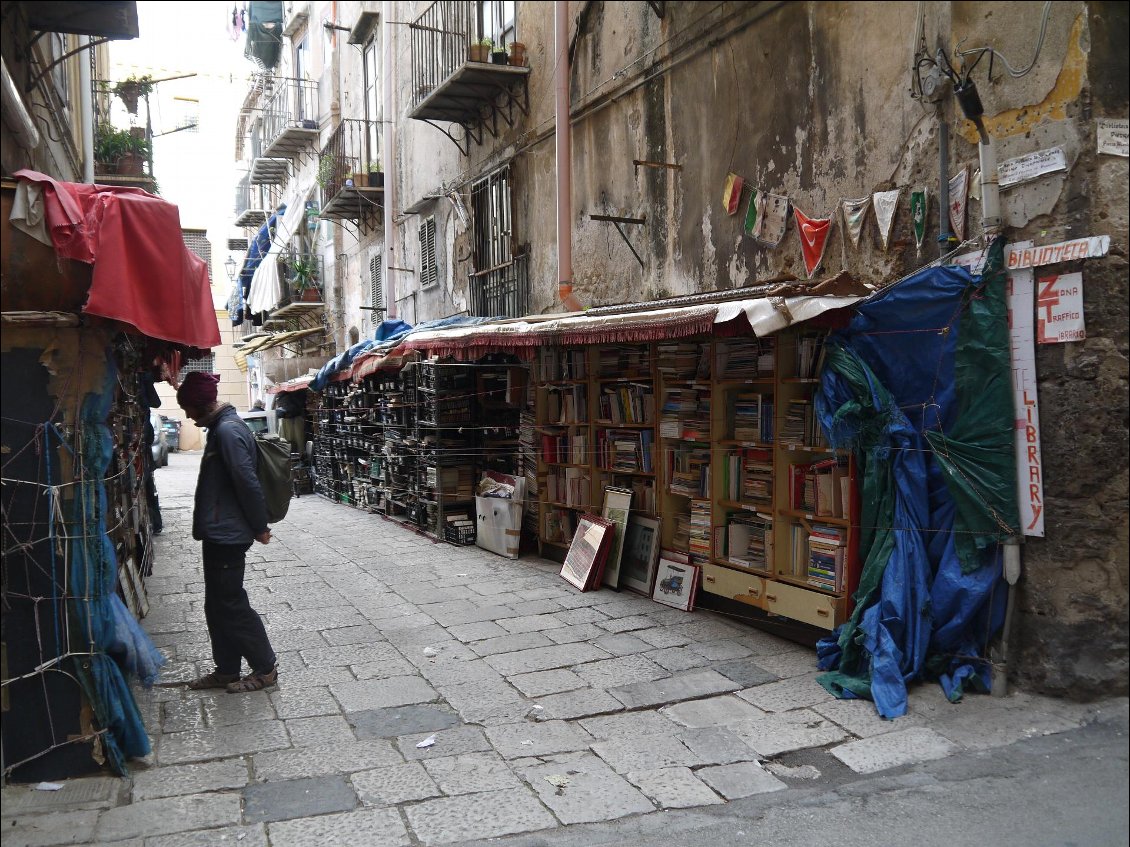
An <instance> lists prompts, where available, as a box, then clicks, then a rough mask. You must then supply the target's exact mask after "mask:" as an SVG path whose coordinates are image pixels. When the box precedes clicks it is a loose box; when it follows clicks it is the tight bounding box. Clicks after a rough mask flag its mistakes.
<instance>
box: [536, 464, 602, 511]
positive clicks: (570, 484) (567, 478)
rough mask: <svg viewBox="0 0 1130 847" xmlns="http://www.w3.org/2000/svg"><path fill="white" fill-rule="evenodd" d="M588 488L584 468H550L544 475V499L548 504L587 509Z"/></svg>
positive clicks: (587, 476)
mask: <svg viewBox="0 0 1130 847" xmlns="http://www.w3.org/2000/svg"><path fill="white" fill-rule="evenodd" d="M590 488H591V486H590V483H589V475H588V472H587V471H586V470H585V469H584V468H552V469H550V470H549V471H547V472H546V474H545V497H546V500H548V501H549V502H550V503H561V504H564V505H566V506H577V507H584V508H588V505H589V490H590Z"/></svg>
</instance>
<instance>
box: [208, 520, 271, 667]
mask: <svg viewBox="0 0 1130 847" xmlns="http://www.w3.org/2000/svg"><path fill="white" fill-rule="evenodd" d="M250 547H251V545H250V544H213V543H211V542H210V541H205V542H204V619H205V620H206V621H207V622H208V637H209V638H210V639H211V641H212V660H213V661H215V663H216V672H217V673H222V674H228V675H232V674H235V675H238V674H239V672H240V666H241V662H240V660H241V659H244V658H246V659H247V664H248V665H250V666H251V670H252V671H254V672H255V673H267V672H269V671H270V670H271V669H272V668H273V667H274V666H275V651H274V650H272V649H271V642H270V640H269V639H268V638H267V630H266V629H265V628H264V627H263V619H262V618H260V617H259V613H258V612H256V611H255V610H254V609H252V608H251V603H250V602H249V601H248V599H247V592H246V591H245V590H244V589H243V571H244V569H245V568H246V566H247V563H246V559H245V555H246V553H247V551H248V549H249V548H250Z"/></svg>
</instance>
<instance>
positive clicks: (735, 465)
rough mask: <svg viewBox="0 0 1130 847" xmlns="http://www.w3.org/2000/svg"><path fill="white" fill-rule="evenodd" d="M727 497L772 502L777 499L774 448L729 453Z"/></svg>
mask: <svg viewBox="0 0 1130 847" xmlns="http://www.w3.org/2000/svg"><path fill="white" fill-rule="evenodd" d="M722 488H723V492H724V494H723V499H726V500H731V501H734V502H737V501H741V502H744V503H757V504H765V505H769V504H772V502H773V451H772V450H769V449H762V448H757V447H750V448H748V449H745V450H733V451H731V452H729V453H727V454H726V457H725V464H724V465H723V467H722Z"/></svg>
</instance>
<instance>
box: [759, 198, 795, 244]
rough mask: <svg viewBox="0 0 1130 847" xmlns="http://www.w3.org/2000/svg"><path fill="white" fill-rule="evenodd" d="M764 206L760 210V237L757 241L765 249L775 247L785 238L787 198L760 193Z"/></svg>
mask: <svg viewBox="0 0 1130 847" xmlns="http://www.w3.org/2000/svg"><path fill="white" fill-rule="evenodd" d="M762 195H763V196H764V198H765V199H764V206H762V208H761V237H760V238H759V239H758V240H759V241H760V242H761V243H762V244H764V245H765V246H766V247H776V246H777V245H778V244H780V243H781V239H782V238H784V237H785V227H786V226H787V225H788V217H789V198H788V197H782V196H781V195H779V194H768V193H765V192H762Z"/></svg>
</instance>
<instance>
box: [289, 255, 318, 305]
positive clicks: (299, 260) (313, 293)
mask: <svg viewBox="0 0 1130 847" xmlns="http://www.w3.org/2000/svg"><path fill="white" fill-rule="evenodd" d="M290 270H291V273H292V274H293V278H294V291H295V294H296V295H297V296H298V299H299V300H301V301H303V302H306V303H317V302H318V301H319V300H320V299H321V294H320V293H319V291H318V266H317V265H316V264H315V263H314V260H313V258H312V257H310V256H298V257H296V258H295V259H293V260H292V261H291V263H290Z"/></svg>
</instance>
